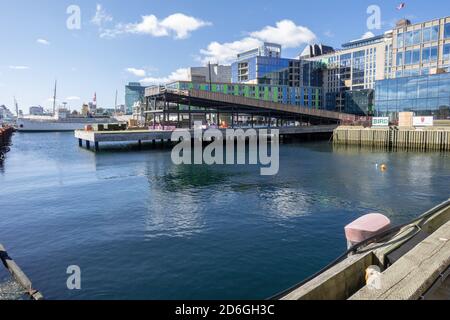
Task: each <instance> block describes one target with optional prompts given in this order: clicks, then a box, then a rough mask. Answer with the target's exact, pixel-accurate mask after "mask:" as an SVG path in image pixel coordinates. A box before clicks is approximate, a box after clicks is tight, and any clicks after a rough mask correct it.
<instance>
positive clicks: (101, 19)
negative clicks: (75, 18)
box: [91, 4, 113, 27]
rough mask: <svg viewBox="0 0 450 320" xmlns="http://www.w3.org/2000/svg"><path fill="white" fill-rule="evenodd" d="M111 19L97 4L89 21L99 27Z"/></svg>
mask: <svg viewBox="0 0 450 320" xmlns="http://www.w3.org/2000/svg"><path fill="white" fill-rule="evenodd" d="M111 21H113V17H112V16H110V15H109V14H108V13H107V12H106V11H105V10H104V9H103V7H102V5H101V4H97V6H96V10H95V16H94V17H93V18H92V19H91V22H92V23H93V24H95V25H96V26H99V27H101V26H102V25H103V24H105V23H107V22H111Z"/></svg>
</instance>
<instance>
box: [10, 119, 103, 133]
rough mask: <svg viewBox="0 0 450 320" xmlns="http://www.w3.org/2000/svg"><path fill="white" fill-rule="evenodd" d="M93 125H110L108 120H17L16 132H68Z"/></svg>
mask: <svg viewBox="0 0 450 320" xmlns="http://www.w3.org/2000/svg"><path fill="white" fill-rule="evenodd" d="M95 123H111V121H110V120H109V119H102V120H96V119H89V121H88V120H86V121H83V120H80V121H70V122H69V121H42V120H34V119H19V120H18V121H17V130H18V131H19V132H70V131H75V130H82V129H84V127H85V126H86V125H90V124H95Z"/></svg>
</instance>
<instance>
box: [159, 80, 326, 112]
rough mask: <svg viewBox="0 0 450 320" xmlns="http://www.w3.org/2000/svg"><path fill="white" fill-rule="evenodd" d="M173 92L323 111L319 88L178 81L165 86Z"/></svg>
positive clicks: (320, 89)
mask: <svg viewBox="0 0 450 320" xmlns="http://www.w3.org/2000/svg"><path fill="white" fill-rule="evenodd" d="M167 88H168V89H175V90H192V89H195V90H203V91H212V92H220V93H224V94H229V95H235V96H242V97H246V98H252V99H258V100H263V101H271V102H276V103H282V104H292V105H297V106H303V107H309V108H313V109H324V108H323V106H324V104H323V101H322V88H319V87H289V86H272V85H254V84H238V83H236V84H233V83H229V84H225V83H213V84H211V85H210V84H208V83H194V82H186V81H178V82H174V83H170V84H168V85H167Z"/></svg>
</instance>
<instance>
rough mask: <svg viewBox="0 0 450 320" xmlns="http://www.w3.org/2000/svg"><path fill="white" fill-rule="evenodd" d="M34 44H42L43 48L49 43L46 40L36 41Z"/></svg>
mask: <svg viewBox="0 0 450 320" xmlns="http://www.w3.org/2000/svg"><path fill="white" fill-rule="evenodd" d="M36 42H37V43H39V44H43V45H45V46H48V45H49V44H50V42H49V41H48V40H45V39H37V40H36Z"/></svg>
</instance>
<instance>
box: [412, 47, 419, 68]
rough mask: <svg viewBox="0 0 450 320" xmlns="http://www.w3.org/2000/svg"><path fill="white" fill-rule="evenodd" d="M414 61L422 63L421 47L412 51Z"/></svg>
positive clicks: (414, 62)
mask: <svg viewBox="0 0 450 320" xmlns="http://www.w3.org/2000/svg"><path fill="white" fill-rule="evenodd" d="M412 63H413V64H416V63H420V49H416V50H414V51H413V53H412Z"/></svg>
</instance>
